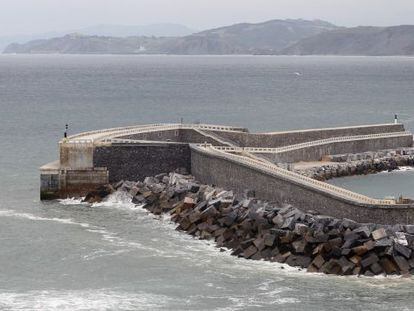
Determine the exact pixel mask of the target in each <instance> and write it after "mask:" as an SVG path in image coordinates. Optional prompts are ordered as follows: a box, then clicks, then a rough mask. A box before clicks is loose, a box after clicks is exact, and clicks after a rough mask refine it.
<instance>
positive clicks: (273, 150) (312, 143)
mask: <svg viewBox="0 0 414 311" xmlns="http://www.w3.org/2000/svg"><path fill="white" fill-rule="evenodd" d="M401 136H412V134H411V133H409V132H391V133H380V134H370V135H356V136H342V137H331V138H326V139H320V140H314V141H310V142H306V143H300V144H295V145H289V146H285V147H279V148H257V147H225V146H220V147H217V148H218V149H220V150H222V151H227V152H242V151H245V152H251V153H281V152H286V151H293V150H298V149H303V148H308V147H313V146H321V145H327V144H331V143H336V142H346V141H358V140H367V139H381V138H389V137H401Z"/></svg>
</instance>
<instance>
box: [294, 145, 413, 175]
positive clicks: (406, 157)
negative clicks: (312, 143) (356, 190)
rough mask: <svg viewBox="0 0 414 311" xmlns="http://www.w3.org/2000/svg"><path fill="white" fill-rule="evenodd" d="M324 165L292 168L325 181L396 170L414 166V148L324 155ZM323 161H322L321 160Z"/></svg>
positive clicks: (299, 172)
mask: <svg viewBox="0 0 414 311" xmlns="http://www.w3.org/2000/svg"><path fill="white" fill-rule="evenodd" d="M324 161H327V162H328V164H326V165H319V166H314V167H310V168H306V169H294V171H295V172H296V173H298V174H301V175H304V176H307V177H310V178H313V179H316V180H320V181H325V180H329V179H332V178H336V177H345V176H354V175H368V174H375V173H379V172H384V171H389V172H390V171H394V170H398V169H399V167H402V166H411V167H413V166H414V150H413V149H404V150H397V151H383V152H376V153H373V152H366V153H362V154H344V155H335V156H329V157H325V158H324ZM322 163H323V162H322Z"/></svg>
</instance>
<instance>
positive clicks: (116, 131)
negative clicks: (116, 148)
mask: <svg viewBox="0 0 414 311" xmlns="http://www.w3.org/2000/svg"><path fill="white" fill-rule="evenodd" d="M179 129H200V130H203V129H204V130H214V131H225V132H240V131H241V129H240V128H237V127H232V126H222V125H210V124H176V123H158V124H149V125H138V126H128V127H118V128H111V129H104V130H96V131H89V132H84V133H80V134H76V135H72V136H69V138H68V140H69V141H75V140H77V141H79V140H83V139H88V140H93V141H97V140H103V139H108V138H114V137H119V136H127V135H134V134H141V133H149V132H155V131H166V130H179Z"/></svg>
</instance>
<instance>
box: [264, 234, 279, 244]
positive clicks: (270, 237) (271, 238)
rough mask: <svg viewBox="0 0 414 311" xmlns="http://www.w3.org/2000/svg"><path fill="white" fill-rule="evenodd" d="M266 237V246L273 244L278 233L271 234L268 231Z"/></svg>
mask: <svg viewBox="0 0 414 311" xmlns="http://www.w3.org/2000/svg"><path fill="white" fill-rule="evenodd" d="M263 238H264V244H265V245H266V246H273V244H274V242H275V239H276V235H275V234H271V233H267V234H265V235H264V236H263Z"/></svg>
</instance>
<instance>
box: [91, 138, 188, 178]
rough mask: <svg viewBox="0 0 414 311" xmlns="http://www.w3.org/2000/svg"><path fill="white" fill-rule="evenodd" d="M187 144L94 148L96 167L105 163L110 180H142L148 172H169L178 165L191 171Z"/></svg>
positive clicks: (120, 145)
mask: <svg viewBox="0 0 414 311" xmlns="http://www.w3.org/2000/svg"><path fill="white" fill-rule="evenodd" d="M190 157H191V153H190V148H189V146H188V144H174V143H160V144H154V143H151V144H125V145H124V144H113V145H112V146H106V147H97V148H95V150H94V156H93V158H94V159H93V161H94V165H95V167H106V168H107V169H108V171H109V181H110V182H116V181H120V180H143V179H144V178H145V177H147V176H154V175H157V174H160V173H167V172H172V171H174V170H176V169H177V168H185V169H186V170H187V171H188V172H190V169H191V166H190V163H191V160H190Z"/></svg>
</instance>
